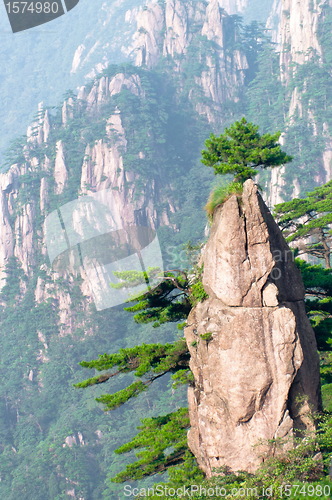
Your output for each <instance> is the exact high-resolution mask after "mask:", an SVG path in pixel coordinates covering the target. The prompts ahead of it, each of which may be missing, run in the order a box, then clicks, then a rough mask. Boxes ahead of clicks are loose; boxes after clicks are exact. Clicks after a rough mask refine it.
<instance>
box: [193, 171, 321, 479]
mask: <svg viewBox="0 0 332 500" xmlns="http://www.w3.org/2000/svg"><path fill="white" fill-rule="evenodd" d="M202 262H203V263H204V271H203V285H204V288H205V290H206V292H207V293H208V295H209V298H208V299H206V300H204V301H203V302H200V303H199V304H198V305H196V307H194V309H193V310H192V311H191V313H190V315H189V317H188V323H187V324H188V326H187V327H186V329H185V335H186V339H187V343H188V347H189V350H190V354H191V365H190V366H191V370H192V372H193V374H194V379H195V382H194V386H193V387H191V388H190V389H189V411H190V420H191V430H190V432H189V446H190V448H191V450H192V452H193V453H194V454H195V456H196V458H197V460H198V463H199V465H200V467H201V468H202V469H203V470H204V472H205V473H206V474H207V476H208V477H209V476H211V475H213V469H214V468H218V467H222V466H228V467H230V468H231V469H232V470H233V471H236V470H246V471H249V472H254V471H255V470H256V469H257V468H258V466H259V465H260V463H261V462H262V461H263V459H264V456H273V455H275V454H276V453H277V450H276V449H275V445H273V444H271V441H270V442H268V440H272V439H275V438H283V440H284V441H283V443H284V444H283V449H288V448H290V447H292V446H293V445H294V443H293V439H294V437H295V436H301V435H302V434H303V432H304V431H305V430H314V423H313V420H312V418H311V414H312V410H313V411H317V410H319V408H320V386H319V359H318V354H317V347H316V341H315V336H314V332H313V330H312V328H311V326H310V323H309V320H308V318H307V316H306V312H305V307H304V287H303V283H302V280H301V276H300V273H299V271H298V269H297V267H296V265H295V263H294V262H293V256H292V253H291V251H290V249H289V247H288V246H287V244H286V242H285V240H284V238H283V236H282V234H281V232H280V230H279V228H278V226H277V225H276V223H275V222H274V220H273V218H272V216H271V214H270V212H269V210H268V208H267V207H266V205H265V204H264V202H263V200H262V198H261V196H260V194H259V193H258V190H257V187H256V186H255V184H254V183H253V181H252V180H248V181H246V183H245V184H244V190H243V195H242V198H241V199H239V198H238V197H237V196H236V195H233V196H232V197H231V198H229V199H228V200H227V201H226V202H225V203H224V204H223V206H221V207H219V208H218V209H217V210H216V212H215V215H214V221H213V225H212V229H211V234H210V238H209V240H208V242H207V245H206V247H205V249H204V252H203V256H202ZM202 336H203V337H202Z"/></svg>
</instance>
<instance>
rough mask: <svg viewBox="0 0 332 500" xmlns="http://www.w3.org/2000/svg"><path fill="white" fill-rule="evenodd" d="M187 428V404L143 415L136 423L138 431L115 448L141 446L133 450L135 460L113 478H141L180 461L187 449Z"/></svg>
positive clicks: (119, 450) (126, 450) (129, 448)
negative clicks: (164, 411)
mask: <svg viewBox="0 0 332 500" xmlns="http://www.w3.org/2000/svg"><path fill="white" fill-rule="evenodd" d="M188 428H189V416H188V409H187V408H180V409H178V410H177V411H175V412H173V413H169V414H168V415H164V416H161V417H153V418H145V419H143V420H142V425H141V426H139V427H138V429H139V430H140V432H139V433H138V434H137V435H136V436H135V437H134V439H132V440H131V441H130V442H129V443H126V444H124V445H123V446H120V448H118V449H117V450H115V453H117V454H122V453H127V452H128V451H131V450H137V449H138V450H141V451H138V452H137V453H136V455H137V457H138V460H137V461H136V462H134V463H132V464H129V465H127V467H126V469H125V470H124V471H122V472H120V473H119V474H117V475H116V476H115V477H114V479H113V482H119V483H122V482H124V481H128V480H137V479H142V478H143V477H145V476H151V475H153V474H157V473H161V472H164V471H165V470H166V469H168V467H170V466H175V465H178V464H180V463H182V462H183V460H184V455H185V453H186V452H187V451H188V445H187V430H188Z"/></svg>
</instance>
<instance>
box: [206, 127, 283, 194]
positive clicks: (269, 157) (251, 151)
mask: <svg viewBox="0 0 332 500" xmlns="http://www.w3.org/2000/svg"><path fill="white" fill-rule="evenodd" d="M258 129H259V127H258V126H257V125H254V124H253V123H251V122H248V121H247V120H246V119H245V118H242V119H241V120H240V121H236V122H235V123H233V124H232V125H231V126H230V127H229V128H226V129H225V131H224V133H223V134H221V135H220V136H215V135H214V134H211V136H210V138H209V139H207V141H206V142H205V145H206V148H207V149H206V150H203V151H202V157H203V159H202V163H204V165H207V166H208V167H212V168H213V169H214V172H215V174H234V175H235V177H234V182H239V183H241V184H243V183H244V182H245V181H246V180H247V179H252V178H253V177H254V176H255V175H256V174H257V173H258V168H268V167H277V166H279V165H283V164H285V163H288V162H290V161H291V160H292V157H291V156H289V155H287V154H286V153H285V152H284V151H282V149H281V146H280V144H279V143H278V141H279V138H280V135H281V133H280V132H276V133H275V134H263V135H260V134H259V132H258Z"/></svg>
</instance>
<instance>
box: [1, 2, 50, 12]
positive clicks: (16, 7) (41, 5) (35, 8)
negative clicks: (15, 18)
mask: <svg viewBox="0 0 332 500" xmlns="http://www.w3.org/2000/svg"><path fill="white" fill-rule="evenodd" d="M6 9H7V12H8V14H24V13H25V12H26V13H27V14H28V13H30V14H57V13H58V12H59V2H22V1H20V2H7V3H6Z"/></svg>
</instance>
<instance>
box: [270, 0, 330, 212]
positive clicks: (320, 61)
mask: <svg viewBox="0 0 332 500" xmlns="http://www.w3.org/2000/svg"><path fill="white" fill-rule="evenodd" d="M331 8H332V3H331V2H330V1H320V0H317V1H316V0H315V1H313V2H311V1H309V0H308V1H304V2H300V3H299V2H296V1H292V0H275V2H274V5H273V8H272V12H271V14H270V18H269V20H268V23H267V25H268V28H269V29H272V32H273V34H274V35H273V40H274V42H275V43H276V44H277V48H278V52H279V53H280V56H279V68H280V77H279V78H280V81H281V82H282V88H283V90H282V91H281V94H283V97H282V99H283V104H282V106H283V110H282V113H283V121H284V125H283V126H282V128H283V130H284V131H285V134H284V136H283V141H284V144H285V145H286V147H288V149H289V151H290V153H293V154H294V156H295V161H294V162H293V163H292V165H291V166H290V168H287V170H285V169H284V168H280V169H276V170H274V171H273V172H272V178H271V184H272V187H271V194H270V198H269V204H270V205H271V206H273V205H274V204H276V203H278V202H280V201H281V200H282V199H284V198H285V196H286V197H287V198H290V197H291V196H298V195H299V194H300V193H301V194H303V193H304V192H306V191H308V189H310V187H311V185H312V183H313V182H314V183H315V184H316V185H318V184H322V183H324V182H327V181H329V180H330V179H331V175H332V173H331V158H332V156H331V120H330V105H329V102H330V99H331V91H330V85H329V83H328V82H329V75H330V72H331V43H330V39H329V36H328V33H329V32H330V26H331ZM318 89H319V90H318Z"/></svg>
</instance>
